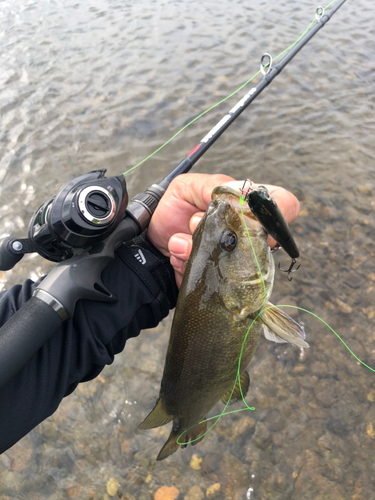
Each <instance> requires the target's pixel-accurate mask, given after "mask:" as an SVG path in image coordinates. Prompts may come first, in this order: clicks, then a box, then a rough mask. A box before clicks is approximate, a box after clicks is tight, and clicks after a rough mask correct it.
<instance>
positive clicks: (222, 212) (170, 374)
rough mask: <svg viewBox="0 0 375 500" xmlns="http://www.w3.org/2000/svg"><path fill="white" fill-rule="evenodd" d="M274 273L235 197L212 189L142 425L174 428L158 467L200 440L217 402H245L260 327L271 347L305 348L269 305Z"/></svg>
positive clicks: (290, 323)
mask: <svg viewBox="0 0 375 500" xmlns="http://www.w3.org/2000/svg"><path fill="white" fill-rule="evenodd" d="M241 208H242V213H241ZM244 220H245V222H246V225H245V223H244ZM249 235H250V237H251V243H250V239H249ZM252 247H253V248H252ZM253 249H254V250H253ZM254 253H255V255H256V257H255V255H254ZM258 265H259V267H258ZM274 269H275V266H274V262H273V257H272V253H271V250H270V248H269V247H268V245H267V233H266V232H265V231H264V229H263V228H262V226H261V225H260V223H259V222H258V221H257V220H256V218H255V217H254V215H253V214H252V212H251V210H250V208H249V207H248V206H247V205H246V204H243V205H241V198H240V193H239V192H238V191H237V190H234V189H233V188H231V187H229V186H219V187H216V188H215V189H214V190H213V193H212V201H211V203H210V205H209V207H208V209H207V211H206V213H205V215H204V217H203V219H202V221H201V222H200V224H199V225H198V227H197V229H196V231H195V232H194V235H193V248H192V252H191V255H190V258H189V261H188V263H187V266H186V270H185V273H184V278H183V281H182V284H181V289H180V292H179V296H178V301H177V306H176V311H175V315H174V318H173V324H172V329H171V335H170V339H169V345H168V350H167V354H166V360H165V365H164V373H163V377H162V381H161V387H160V394H159V398H158V400H157V402H156V405H155V407H154V409H153V410H152V411H151V413H150V414H149V415H148V416H147V417H146V418H145V420H144V421H143V422H142V423H141V424H140V426H139V428H140V429H151V428H154V427H159V426H161V425H164V424H167V423H168V422H171V421H173V427H172V431H171V434H170V436H169V439H168V441H167V442H166V443H165V445H164V446H163V448H162V449H161V451H160V453H159V455H158V457H157V460H163V459H165V458H166V457H168V456H169V455H171V454H172V453H174V452H175V451H176V450H177V449H178V448H179V447H180V446H181V444H182V447H185V446H186V444H184V443H189V442H191V441H193V443H192V444H196V443H197V442H198V441H200V439H202V438H203V436H204V434H205V432H206V428H207V427H206V422H205V421H204V420H205V418H206V415H207V413H208V412H209V411H210V410H212V408H213V407H214V406H215V404H216V403H217V402H218V401H219V400H220V399H222V400H223V402H227V401H228V400H229V398H231V401H230V402H233V401H237V400H241V399H242V398H241V392H242V394H243V395H244V396H245V395H246V393H247V390H248V388H249V385H250V378H249V375H248V372H247V371H246V367H247V365H248V364H249V362H250V360H251V358H252V356H253V354H254V352H255V349H256V347H257V344H258V341H259V337H260V334H261V330H262V328H263V331H264V334H265V336H266V338H267V339H269V340H272V341H274V342H290V343H292V344H295V345H297V346H299V347H308V344H307V343H306V342H305V341H304V338H305V333H304V330H303V327H301V326H300V325H299V324H298V323H296V322H295V321H294V320H293V319H292V318H290V317H289V316H288V315H287V314H285V313H284V312H283V311H281V310H280V309H277V308H275V307H274V306H272V304H270V303H269V302H268V298H269V296H270V295H271V292H272V287H273V280H274ZM260 271H261V273H260ZM259 313H261V314H259ZM255 318H256V321H255V322H254V324H253V325H252V327H251V329H250V331H249V334H248V335H247V338H246V341H245V343H244V346H243V350H242V356H241V365H240V374H241V377H240V383H241V387H240V386H239V384H238V382H237V383H236V387H235V388H234V390H233V393H232V395H231V392H232V388H233V385H234V383H235V380H236V376H237V369H238V363H239V357H240V353H241V347H242V343H243V340H244V337H245V335H246V333H247V331H248V329H249V327H250V325H251V324H252V323H253V321H254V319H255ZM181 434H183V435H182V436H181ZM179 436H180V437H179ZM177 441H178V442H177ZM179 443H180V444H179Z"/></svg>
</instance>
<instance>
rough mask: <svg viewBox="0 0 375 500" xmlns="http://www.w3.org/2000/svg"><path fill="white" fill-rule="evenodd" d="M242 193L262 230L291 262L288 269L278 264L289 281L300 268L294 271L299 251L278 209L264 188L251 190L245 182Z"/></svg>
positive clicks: (248, 181)
mask: <svg viewBox="0 0 375 500" xmlns="http://www.w3.org/2000/svg"><path fill="white" fill-rule="evenodd" d="M246 183H250V185H249V187H248V188H247V190H246V189H245V186H246ZM242 193H243V195H244V198H245V201H246V202H247V203H248V205H249V207H250V209H251V211H252V212H253V214H254V216H255V217H256V219H257V220H258V221H259V223H260V224H261V225H262V227H263V228H264V230H265V231H266V232H267V233H268V234H269V235H271V236H272V238H273V239H274V240H276V241H277V243H278V244H279V246H281V248H283V249H284V250H285V252H286V253H287V254H288V255H289V257H291V259H292V262H291V264H290V266H289V268H288V269H281V267H280V264H279V269H280V270H281V271H283V272H286V273H288V280H289V281H291V280H292V277H291V276H290V275H291V273H294V272H295V271H297V269H299V267H300V266H298V267H296V268H295V269H294V266H295V265H296V262H297V259H298V257H299V250H298V248H297V245H296V242H295V241H294V238H293V236H292V233H291V232H290V229H289V226H288V223H287V221H286V220H285V217H284V216H283V214H282V212H281V210H280V208H279V207H278V205H277V203H276V201H275V200H274V199H273V198H272V196H271V195H270V193H269V192H268V190H267V188H266V187H265V186H259V187H258V188H257V189H253V188H252V183H251V181H250V180H247V181H245V183H244V185H243V187H242Z"/></svg>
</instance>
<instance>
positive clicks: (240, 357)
mask: <svg viewBox="0 0 375 500" xmlns="http://www.w3.org/2000/svg"><path fill="white" fill-rule="evenodd" d="M244 203H245V199H244V197H243V196H242V195H241V196H240V211H241V217H242V220H243V222H244V226H245V230H246V234H247V237H248V239H249V242H250V246H251V250H252V252H253V255H254V259H255V262H256V265H257V268H258V271H259V274H260V278H261V281H262V287H263V291H264V299H263V303H262V306H261V308H260V311H259V313H258V314H257V315H256V317H255V318H254V319H253V321H252V322H251V324H250V326H249V328H248V329H247V332H246V334H245V336H244V339H243V341H242V345H241V350H240V355H239V358H238V364H237V374H236V378H235V381H234V384H233V387H232V391H231V393H230V396H229V399H228V401H227V403H226V404H225V406H224V408H223V410H222V412H221V413H220V414H219V415H214V416H213V417H209V418H206V419H205V420H202V421H201V422H198V424H195V425H193V426H191V427H189V428H188V429H186V430H185V431H184V432H182V433H181V434H180V435H179V436H178V438H177V440H176V442H177V444H179V445H187V444H192V443H194V442H196V441H200V440H201V439H202V438H203V436H205V435H206V434H207V433H208V432H209V431H210V430H211V429H213V428H214V427H215V425H216V424H217V423H218V422H219V420H220V419H221V418H222V417H223V416H224V415H230V414H233V413H239V412H241V411H249V410H251V411H254V410H255V407H253V406H249V405H248V404H247V402H246V399H245V396H244V394H243V391H242V387H241V360H242V354H243V350H244V347H245V343H246V340H247V337H248V335H249V333H250V331H251V328H252V327H253V325H254V323H255V322H256V321H257V319H258V318H259V317H260V316H261V314H263V312H264V311H268V310H269V309H274V308H276V307H289V308H293V309H298V310H299V311H303V312H305V313H307V314H310V315H311V316H313V317H314V318H316V319H318V320H319V321H321V322H322V323H323V324H324V325H325V326H326V327H327V328H329V330H331V332H333V333H334V334H335V335H336V337H337V338H338V339H339V340H340V341H341V342H342V344H343V345H344V346H345V347H346V349H347V350H348V351H349V352H350V354H351V355H352V356H353V357H354V358H355V359H356V360H357V361H358V362H359V363H360V364H362V365H363V366H365V367H366V368H367V369H369V370H371V371H372V372H373V373H375V369H374V368H372V367H371V366H369V365H367V364H366V363H365V362H364V361H362V360H361V359H359V358H358V356H356V354H355V353H354V352H353V351H352V350H351V349H350V347H349V346H348V345H347V344H346V342H345V341H344V340H343V339H342V338H341V337H340V335H339V334H338V333H337V332H336V331H335V330H334V329H333V328H332V327H331V326H330V325H329V324H328V323H327V322H326V321H324V319H322V318H321V317H320V316H318V315H317V314H315V313H313V312H311V311H309V310H307V309H304V308H303V307H298V306H292V305H285V304H276V305H273V306H270V307H264V306H265V304H266V301H267V292H266V285H265V282H264V277H263V273H262V270H261V267H260V265H259V261H258V258H257V255H256V252H255V249H254V245H253V243H252V240H251V236H250V232H249V228H248V227H247V224H246V220H245V215H244V213H243V210H242V205H243V204H244ZM237 384H238V386H239V389H240V393H241V398H242V402H243V403H244V405H245V406H246V408H239V409H237V410H232V411H229V412H226V411H225V410H226V408H227V406H228V405H229V404H230V402H231V398H232V395H233V392H234V390H235V388H236V385H237ZM214 419H216V421H215V422H214V423H213V424H212V425H211V427H209V428H208V429H207V430H206V432H205V433H204V434H202V435H201V436H199V437H198V438H196V439H193V440H191V441H188V442H185V443H181V442H180V438H181V437H182V436H183V435H184V434H185V433H186V432H188V431H189V430H190V429H192V428H193V427H195V426H196V425H199V424H202V423H204V422H208V421H210V420H214Z"/></svg>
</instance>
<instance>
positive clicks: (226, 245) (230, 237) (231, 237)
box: [220, 231, 237, 252]
mask: <svg viewBox="0 0 375 500" xmlns="http://www.w3.org/2000/svg"><path fill="white" fill-rule="evenodd" d="M220 245H221V248H222V249H223V250H226V251H227V252H232V251H233V250H234V249H235V248H236V246H237V235H236V233H234V232H233V231H225V233H224V234H223V236H222V237H221V242H220Z"/></svg>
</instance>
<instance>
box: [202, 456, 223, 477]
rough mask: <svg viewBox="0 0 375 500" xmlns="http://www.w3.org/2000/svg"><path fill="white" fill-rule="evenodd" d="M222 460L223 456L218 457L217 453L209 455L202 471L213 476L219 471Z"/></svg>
mask: <svg viewBox="0 0 375 500" xmlns="http://www.w3.org/2000/svg"><path fill="white" fill-rule="evenodd" d="M221 460H222V457H221V455H218V454H217V453H209V454H207V455H205V456H204V457H203V459H202V463H201V469H202V471H203V472H205V473H207V474H211V473H213V472H215V471H217V470H218V468H219V466H220V462H221Z"/></svg>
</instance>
